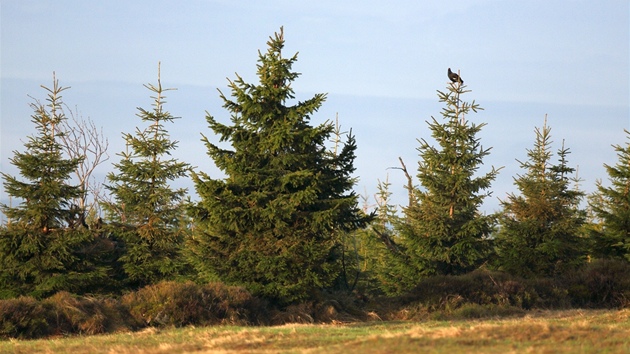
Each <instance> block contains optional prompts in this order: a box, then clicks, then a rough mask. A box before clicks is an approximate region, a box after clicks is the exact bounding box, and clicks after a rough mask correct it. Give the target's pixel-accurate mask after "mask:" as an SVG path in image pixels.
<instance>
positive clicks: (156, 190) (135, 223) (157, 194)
mask: <svg viewBox="0 0 630 354" xmlns="http://www.w3.org/2000/svg"><path fill="white" fill-rule="evenodd" d="M144 86H145V87H146V88H147V89H149V90H150V91H151V92H152V93H153V94H154V96H151V98H152V99H153V100H154V102H153V109H152V110H146V109H143V108H138V110H139V113H138V114H137V116H138V117H139V118H140V119H141V120H142V121H143V122H146V123H148V126H147V127H146V128H144V129H143V130H140V129H139V128H137V129H136V132H135V134H130V133H126V134H123V138H124V139H125V141H126V144H127V149H128V151H124V152H121V153H120V154H119V156H121V157H122V159H121V160H120V161H119V162H118V163H116V164H114V167H115V169H116V170H117V171H115V172H111V173H109V174H108V175H107V181H108V182H107V183H108V184H107V185H106V188H107V189H108V190H109V191H110V192H111V195H112V197H113V201H112V202H110V203H106V204H105V205H104V207H105V210H106V212H107V216H108V219H109V220H110V221H111V224H110V225H109V226H108V228H109V229H110V232H111V233H112V234H113V235H115V237H116V238H118V239H119V240H121V241H122V242H123V243H124V244H125V252H124V254H123V255H122V256H121V258H120V261H121V262H122V263H123V269H124V272H125V275H126V277H127V278H128V281H129V283H130V284H129V285H131V286H143V285H146V284H152V283H155V282H158V281H160V280H164V279H172V278H174V277H176V276H177V275H178V274H179V273H180V272H181V271H182V270H183V267H184V263H183V257H182V256H181V248H182V245H183V242H184V238H185V234H186V227H187V217H186V214H185V207H186V200H185V196H186V193H187V190H186V188H176V189H174V188H172V187H171V185H170V183H171V182H173V181H174V180H176V179H178V178H181V177H185V176H187V175H188V172H189V171H190V166H189V165H188V164H187V163H184V162H180V161H178V160H177V159H174V158H170V157H169V156H170V154H171V151H173V150H174V149H175V148H176V147H177V141H173V140H171V139H170V137H169V135H168V132H167V130H166V128H165V127H164V124H165V123H172V122H173V121H174V120H175V119H176V117H173V116H172V115H171V114H170V113H169V112H168V111H166V110H165V109H164V104H165V103H166V101H165V98H166V96H165V95H164V93H165V92H166V91H168V90H172V89H164V88H162V84H161V81H160V76H159V68H158V81H157V86H155V85H152V84H147V85H144ZM129 150H130V151H129Z"/></svg>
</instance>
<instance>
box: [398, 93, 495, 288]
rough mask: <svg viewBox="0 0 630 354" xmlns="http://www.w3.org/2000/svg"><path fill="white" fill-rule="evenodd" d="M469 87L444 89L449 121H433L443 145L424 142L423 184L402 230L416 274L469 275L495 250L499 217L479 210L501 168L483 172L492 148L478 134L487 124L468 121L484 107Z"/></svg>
mask: <svg viewBox="0 0 630 354" xmlns="http://www.w3.org/2000/svg"><path fill="white" fill-rule="evenodd" d="M467 92H469V91H466V90H464V86H462V85H461V84H460V83H452V84H449V86H448V92H440V91H438V97H439V99H440V102H443V103H445V105H446V107H445V108H443V109H442V116H443V118H444V121H443V122H439V121H438V120H436V119H435V118H432V121H431V122H428V125H429V129H431V135H432V137H433V139H434V140H435V141H436V142H437V144H438V146H432V145H430V144H429V142H427V141H426V140H425V139H421V140H420V147H419V148H418V151H419V153H420V158H421V161H420V162H419V167H418V175H417V177H418V179H419V181H420V185H421V187H420V188H416V187H410V188H412V189H411V191H412V192H411V194H410V204H409V206H408V207H407V208H405V209H404V213H405V220H404V222H403V223H402V224H401V227H400V228H399V230H400V233H401V236H402V239H403V245H404V247H405V248H406V250H405V252H406V254H407V256H408V258H409V266H410V267H409V268H410V269H409V272H410V274H411V276H412V277H418V276H426V275H432V274H463V273H466V272H470V271H471V270H474V269H475V268H477V267H479V266H480V265H481V264H483V262H485V261H486V260H487V258H488V255H489V254H490V252H491V243H490V240H489V236H490V234H491V232H492V231H493V225H494V221H495V220H494V217H493V216H491V215H490V216H489V215H482V214H481V213H480V211H479V209H480V207H481V205H482V202H483V200H484V198H485V197H487V196H489V195H490V192H488V191H487V189H488V188H490V184H491V182H492V181H493V180H494V179H495V177H496V175H497V173H498V170H495V169H494V168H492V170H491V171H490V172H488V173H486V174H484V175H478V169H479V167H480V165H482V164H483V158H484V157H485V156H487V155H488V154H489V150H490V149H484V148H483V147H482V146H481V143H480V141H479V138H477V137H476V135H477V134H478V133H479V132H480V130H481V129H482V128H483V127H484V126H485V124H483V123H482V124H475V123H471V122H470V121H469V120H467V119H466V115H467V114H468V113H470V112H477V111H478V110H480V109H481V108H480V107H479V105H478V104H476V103H475V102H474V101H473V102H472V103H467V102H463V101H462V100H461V99H460V96H461V95H462V94H464V93H467Z"/></svg>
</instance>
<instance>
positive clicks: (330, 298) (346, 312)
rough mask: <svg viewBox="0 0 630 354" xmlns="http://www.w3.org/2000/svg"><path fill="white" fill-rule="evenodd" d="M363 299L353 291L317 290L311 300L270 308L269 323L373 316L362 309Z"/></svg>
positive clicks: (353, 319)
mask: <svg viewBox="0 0 630 354" xmlns="http://www.w3.org/2000/svg"><path fill="white" fill-rule="evenodd" d="M363 302H364V300H363V299H361V298H360V297H358V296H357V294H355V293H349V292H344V291H340V292H332V293H331V292H325V291H322V292H319V293H316V294H314V295H313V300H310V301H305V302H301V303H295V304H290V305H288V306H286V307H283V308H276V309H274V310H272V314H271V323H272V324H275V325H281V324H287V323H303V324H308V323H340V322H343V323H347V322H357V321H364V320H368V319H370V318H374V316H371V315H370V314H369V313H368V312H366V311H365V309H364V305H365V304H364V303H363Z"/></svg>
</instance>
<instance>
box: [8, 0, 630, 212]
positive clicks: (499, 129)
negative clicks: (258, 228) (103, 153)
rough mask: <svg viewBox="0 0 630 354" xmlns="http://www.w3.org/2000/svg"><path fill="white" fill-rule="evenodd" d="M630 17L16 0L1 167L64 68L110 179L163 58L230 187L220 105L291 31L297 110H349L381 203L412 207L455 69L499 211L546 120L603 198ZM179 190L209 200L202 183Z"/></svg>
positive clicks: (345, 5)
mask: <svg viewBox="0 0 630 354" xmlns="http://www.w3.org/2000/svg"><path fill="white" fill-rule="evenodd" d="M629 18H630V8H629V2H628V1H627V0H602V1H587V0H584V1H581V0H563V1H559V0H542V1H538V0H528V1H506V0H468V1H457V0H453V1H449V2H444V1H419V0H409V1H407V0H404V1H367V0H362V1H355V0H349V1H329V0H318V1H291V0H271V1H238V0H185V1H174V0H171V1H166V0H135V1H123V0H112V1H85V0H55V1H52V0H49V1H44V0H0V32H1V33H0V133H1V134H0V169H1V171H2V172H4V173H9V174H11V175H18V174H19V171H18V170H17V169H16V168H15V166H13V165H11V163H10V160H9V159H10V158H11V157H13V154H14V152H15V151H24V146H23V144H24V142H25V141H26V140H27V137H28V136H30V135H33V134H35V130H34V125H33V124H32V122H31V115H32V114H33V112H32V110H31V108H30V107H29V104H30V103H32V102H33V99H39V100H44V99H45V97H46V93H45V91H44V90H43V89H42V88H41V87H40V85H44V86H48V87H50V86H52V81H53V72H54V73H55V76H56V78H57V79H58V80H59V83H60V85H61V86H65V87H70V89H68V90H67V91H64V94H63V99H64V102H65V103H66V104H68V105H69V106H70V107H73V108H76V109H77V110H78V112H79V113H80V116H82V117H83V118H85V119H88V118H89V119H91V120H92V121H93V122H94V123H95V124H96V125H97V126H98V127H102V129H103V134H104V135H105V137H106V138H107V139H108V142H109V149H108V152H109V155H110V160H109V161H107V162H105V163H104V164H103V165H101V166H99V168H98V170H97V171H96V175H95V176H96V177H97V180H104V178H105V175H106V174H107V173H108V172H110V171H112V163H113V162H116V161H118V159H119V156H118V155H117V154H119V153H120V152H122V151H124V150H125V144H124V140H123V139H122V134H123V133H133V132H134V131H135V129H136V127H140V128H144V125H143V123H142V122H141V120H140V119H139V118H138V117H137V116H136V113H137V112H138V109H137V108H138V107H142V108H150V105H151V103H152V100H151V98H150V94H151V93H150V92H149V91H148V90H147V89H146V88H145V87H143V85H144V84H148V83H156V81H157V72H158V63H161V64H160V66H161V74H160V76H161V82H162V85H163V86H164V87H169V88H177V90H174V91H169V92H168V93H167V103H166V105H165V109H167V110H168V111H169V112H170V113H171V114H172V115H174V116H176V117H180V119H178V120H176V121H175V122H174V123H173V124H170V125H167V126H166V128H167V129H168V131H169V133H170V135H171V138H172V139H174V140H177V141H178V142H179V143H178V149H177V150H175V151H174V152H173V156H174V157H176V158H178V159H181V160H183V161H185V162H188V163H190V164H191V165H193V166H195V169H196V170H197V171H203V172H206V173H208V174H210V175H211V176H212V177H216V178H220V177H221V176H222V174H221V172H220V171H219V170H218V169H217V168H216V167H215V166H214V164H213V162H212V160H211V159H210V158H209V157H208V156H207V155H206V149H205V147H204V145H203V143H202V142H201V140H200V139H201V134H202V133H203V134H204V135H206V136H208V138H209V139H210V140H211V141H215V142H217V141H218V138H217V137H216V136H214V135H213V133H212V131H211V130H210V129H209V128H208V127H207V122H206V120H205V115H206V112H207V113H209V114H211V115H212V116H214V117H215V118H216V119H217V120H219V121H220V122H223V123H229V119H230V115H229V112H227V111H226V110H225V109H224V108H223V107H222V101H221V99H220V98H219V91H217V89H219V90H221V91H222V92H224V93H225V94H226V95H228V96H229V93H230V91H229V89H228V87H227V84H228V79H234V78H235V77H236V74H238V75H240V76H241V77H243V78H244V80H245V81H247V82H249V83H253V84H255V83H257V82H258V81H257V77H256V64H257V60H258V51H259V50H260V51H262V52H265V51H266V49H267V48H266V42H267V40H268V39H269V36H272V35H273V34H274V33H275V32H278V31H279V30H280V28H281V27H283V28H284V35H285V40H286V46H285V49H284V52H283V53H284V54H285V56H287V57H288V56H291V55H293V54H295V53H299V54H298V61H297V62H296V63H295V64H294V66H293V69H294V70H295V71H297V72H299V73H301V76H300V77H299V78H298V79H297V80H296V81H295V82H294V83H293V85H292V86H293V89H294V90H295V93H296V100H295V101H293V102H297V101H298V100H305V99H308V98H310V97H312V96H313V95H314V94H315V93H327V100H326V102H325V103H324V105H323V106H322V107H321V108H320V110H319V111H318V112H317V113H316V114H314V115H313V116H312V117H311V123H312V124H314V125H316V124H321V123H323V122H325V121H326V120H335V118H336V117H338V119H339V123H340V125H341V128H342V130H344V131H349V130H350V129H351V130H352V133H353V134H354V135H355V136H356V139H357V144H358V150H357V159H356V161H355V166H356V168H357V169H356V173H355V175H356V177H358V181H357V184H356V187H355V189H356V191H357V192H358V193H359V194H362V195H365V196H367V197H368V204H369V205H373V204H374V198H373V196H374V194H375V193H376V190H377V188H376V187H377V184H378V181H379V180H380V181H385V180H387V181H389V183H391V192H392V193H393V195H392V201H393V203H394V204H405V203H406V191H405V189H404V188H403V186H404V185H405V183H406V180H405V177H404V175H403V173H402V172H401V171H400V170H399V169H397V167H399V166H400V163H399V161H398V159H399V157H400V158H402V159H403V161H404V162H405V164H406V165H407V167H408V169H409V170H410V173H412V174H414V175H415V174H416V170H417V163H418V161H419V156H418V151H417V150H416V149H417V147H418V146H419V143H418V139H427V140H429V141H430V130H429V128H428V126H427V123H426V122H427V121H428V120H431V119H432V117H435V118H436V119H438V120H441V119H442V118H441V115H440V112H441V109H442V108H443V106H442V105H441V104H440V103H439V102H438V97H437V90H441V91H444V90H446V87H447V82H448V79H447V76H446V71H447V68H449V67H450V68H452V69H453V70H454V71H457V70H459V72H460V73H461V76H462V78H463V79H464V81H465V83H466V85H467V89H468V90H470V92H469V93H466V94H465V95H463V96H462V99H463V100H465V101H469V102H470V101H473V100H474V101H475V102H476V103H478V104H479V105H480V106H481V107H482V108H484V110H482V111H479V112H478V113H476V114H471V115H469V116H468V117H467V118H468V119H469V120H470V121H471V122H474V123H476V124H485V126H484V127H483V128H482V130H481V132H480V133H479V135H478V137H479V138H480V140H481V144H482V146H483V147H484V148H491V150H490V155H488V156H486V157H485V159H484V165H483V166H480V168H479V171H478V173H479V174H484V173H487V172H489V171H490V169H491V168H492V166H494V167H496V168H499V167H502V169H501V171H500V173H499V175H498V176H497V178H496V180H495V181H494V183H493V185H492V188H491V190H492V195H491V196H490V197H488V198H487V199H486V201H485V203H484V206H483V208H482V210H483V211H484V212H488V213H489V212H493V211H498V210H499V209H500V200H505V198H506V196H507V194H508V193H518V190H517V189H516V187H515V186H514V178H515V177H516V176H517V175H518V174H523V173H524V172H525V171H523V170H522V169H521V168H520V164H519V161H526V159H527V149H529V148H532V147H533V144H534V139H535V133H534V129H535V128H536V127H541V126H542V125H543V124H544V121H545V116H546V117H547V124H548V125H549V126H550V127H551V129H552V130H551V135H552V140H553V145H552V148H553V150H554V151H557V150H558V149H559V148H561V146H562V143H563V142H564V146H565V147H567V148H569V149H570V152H571V154H570V155H569V156H568V161H569V165H570V166H571V167H574V168H577V170H578V177H579V178H581V179H582V182H581V184H580V188H581V189H583V190H584V191H585V192H587V193H590V192H592V191H594V190H595V182H596V180H598V179H599V180H603V183H604V184H606V183H607V180H608V175H607V174H606V171H605V168H604V166H603V164H605V163H606V164H609V165H614V164H616V162H617V155H616V152H615V151H614V148H613V147H612V146H611V145H625V144H627V143H628V142H630V140H628V137H627V135H626V134H625V133H624V129H630V102H629V101H630V78H629V70H630V58H629V52H630V50H629V47H630V20H629ZM287 103H288V104H290V103H291V102H287ZM555 159H556V158H555V157H554V161H555ZM416 183H417V181H416ZM174 186H184V187H187V188H189V193H190V195H191V197H192V198H193V199H195V198H196V193H195V191H194V185H193V184H192V182H190V181H189V180H187V179H184V180H179V181H176V182H174ZM0 202H2V203H5V204H7V203H8V197H7V195H6V193H5V192H4V189H1V188H0Z"/></svg>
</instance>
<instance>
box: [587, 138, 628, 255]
mask: <svg viewBox="0 0 630 354" xmlns="http://www.w3.org/2000/svg"><path fill="white" fill-rule="evenodd" d="M625 132H626V135H627V136H628V139H629V140H630V132H629V131H627V130H626V131H625ZM613 147H614V148H615V151H617V156H618V157H619V161H618V162H617V164H616V165H615V166H610V165H607V164H604V167H606V172H607V173H608V176H609V180H610V183H611V185H610V187H605V186H604V185H603V184H602V183H601V181H598V182H597V192H596V193H595V194H594V195H593V196H591V198H590V206H591V208H592V210H593V212H594V213H595V216H596V218H597V219H598V220H599V221H600V224H599V225H598V228H592V229H591V231H592V232H591V235H592V236H591V237H592V239H593V241H594V250H593V255H594V256H595V257H601V258H617V259H618V258H625V259H626V260H628V261H630V142H628V143H627V144H626V145H625V146H621V145H613Z"/></svg>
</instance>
